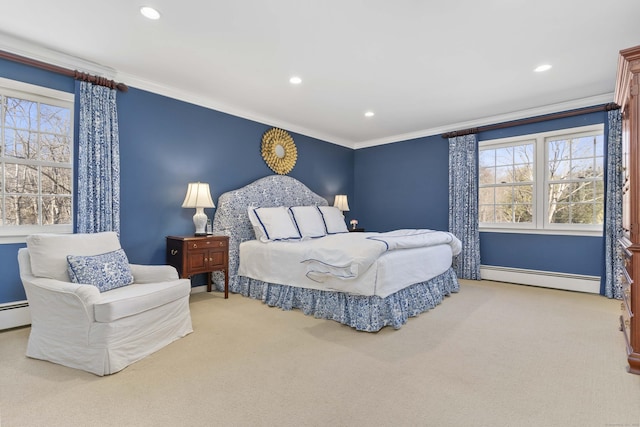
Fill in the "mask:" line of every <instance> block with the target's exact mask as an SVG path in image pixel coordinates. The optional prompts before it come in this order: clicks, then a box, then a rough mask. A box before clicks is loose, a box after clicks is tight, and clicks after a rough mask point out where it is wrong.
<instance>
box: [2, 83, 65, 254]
mask: <svg viewBox="0 0 640 427" xmlns="http://www.w3.org/2000/svg"><path fill="white" fill-rule="evenodd" d="M0 93H1V94H2V95H5V96H10V97H16V98H21V99H26V100H29V101H34V102H41V103H45V104H48V105H55V106H59V107H64V108H69V110H70V111H71V114H70V124H69V126H70V129H71V135H70V139H69V144H70V146H69V153H70V157H69V161H70V163H69V164H67V165H65V166H69V167H70V169H71V176H72V180H71V209H72V212H71V221H72V223H71V224H53V225H20V226H11V225H0V244H2V243H24V242H25V240H26V236H28V235H30V234H34V233H73V230H74V224H73V221H74V218H75V200H74V199H75V195H74V193H75V191H74V179H73V177H74V176H75V170H74V160H73V159H74V152H73V145H74V144H73V141H74V140H75V135H74V133H75V126H74V122H73V121H74V112H75V105H74V102H75V95H74V94H73V93H69V92H63V91H59V90H55V89H50V88H46V87H42V86H37V85H32V84H29V83H23V82H19V81H15V80H10V79H6V78H2V77H0ZM0 120H4V117H3V116H1V115H0ZM0 132H4V123H2V126H0ZM0 136H2V138H1V139H0V143H3V142H2V141H4V135H3V134H2V135H0ZM12 161H13V159H12ZM18 163H25V161H24V160H23V159H19V160H18ZM26 163H28V161H27V162H26ZM38 165H43V164H42V162H39V163H38ZM51 165H57V164H51ZM51 165H49V166H51ZM0 167H1V166H0ZM2 190H3V189H2ZM3 191H4V190H3Z"/></svg>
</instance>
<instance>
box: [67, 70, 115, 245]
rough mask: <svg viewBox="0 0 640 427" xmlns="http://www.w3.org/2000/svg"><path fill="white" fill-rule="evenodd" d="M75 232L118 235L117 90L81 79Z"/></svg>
mask: <svg viewBox="0 0 640 427" xmlns="http://www.w3.org/2000/svg"><path fill="white" fill-rule="evenodd" d="M79 128H80V135H79V148H78V192H77V195H78V201H77V203H78V209H77V221H76V224H77V226H76V231H77V232H79V233H96V232H100V231H115V232H117V233H118V234H120V148H119V147H120V144H119V138H118V113H117V109H116V90H115V89H109V88H107V87H104V86H98V85H93V84H91V83H88V82H80V125H79Z"/></svg>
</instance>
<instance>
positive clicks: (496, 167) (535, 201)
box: [479, 125, 604, 233]
mask: <svg viewBox="0 0 640 427" xmlns="http://www.w3.org/2000/svg"><path fill="white" fill-rule="evenodd" d="M603 221H604V127H603V125H595V126H586V127H582V128H573V129H565V130H562V131H554V132H546V133H540V134H535V135H526V136H521V137H517V138H507V139H502V140H492V141H482V142H480V146H479V222H480V227H481V228H482V229H492V228H499V229H501V230H502V231H504V230H505V229H506V230H508V229H515V230H527V232H529V231H531V230H543V231H547V232H558V231H562V232H566V231H569V232H587V233H601V232H602V223H603Z"/></svg>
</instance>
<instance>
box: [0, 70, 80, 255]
mask: <svg viewBox="0 0 640 427" xmlns="http://www.w3.org/2000/svg"><path fill="white" fill-rule="evenodd" d="M73 97H74V95H73V94H71V93H66V92H59V91H56V90H52V89H47V88H42V87H39V86H33V85H29V84H26V83H20V82H15V81H12V80H7V79H1V78H0V238H2V241H3V242H8V241H11V238H12V237H13V238H15V237H17V236H25V235H28V234H31V233H34V232H45V231H50V232H72V231H73V230H72V225H73V224H72V221H73V212H72V206H73V201H72V190H73V156H72V148H73ZM16 241H18V240H16Z"/></svg>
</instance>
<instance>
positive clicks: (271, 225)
mask: <svg viewBox="0 0 640 427" xmlns="http://www.w3.org/2000/svg"><path fill="white" fill-rule="evenodd" d="M253 213H254V215H255V217H256V220H257V222H258V227H259V228H260V229H261V232H262V233H263V234H262V236H260V237H259V238H258V237H257V235H256V238H258V240H260V241H262V242H271V241H274V240H292V239H300V238H301V237H302V236H301V235H300V232H299V231H298V229H297V228H296V226H295V224H294V223H293V220H292V219H291V216H290V215H289V209H288V208H286V207H284V206H279V207H275V208H253ZM249 216H251V215H249Z"/></svg>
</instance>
